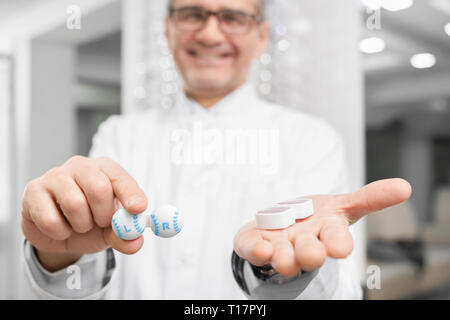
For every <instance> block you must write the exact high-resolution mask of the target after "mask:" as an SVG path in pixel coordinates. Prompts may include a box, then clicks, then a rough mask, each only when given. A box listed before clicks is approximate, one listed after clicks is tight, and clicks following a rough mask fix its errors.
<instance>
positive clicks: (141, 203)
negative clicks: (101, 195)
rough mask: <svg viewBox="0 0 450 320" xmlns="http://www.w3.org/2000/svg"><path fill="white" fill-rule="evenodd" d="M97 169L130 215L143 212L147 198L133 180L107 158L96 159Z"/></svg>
mask: <svg viewBox="0 0 450 320" xmlns="http://www.w3.org/2000/svg"><path fill="white" fill-rule="evenodd" d="M96 161H97V163H98V166H99V169H100V170H101V171H102V172H103V173H104V174H105V175H106V176H107V177H108V178H109V180H110V181H111V185H112V188H113V191H114V194H115V196H116V197H117V198H118V199H119V201H120V203H121V204H122V205H123V207H124V208H125V209H126V210H127V211H128V212H130V213H133V214H138V213H141V212H143V211H144V210H145V209H146V208H147V205H148V201H147V196H146V195H145V193H144V191H143V190H142V189H141V188H140V187H139V185H138V183H137V182H136V180H134V178H133V177H132V176H131V175H130V174H129V173H128V172H127V171H126V170H125V169H124V168H122V167H121V166H120V165H119V164H117V163H116V162H114V161H113V160H111V159H108V158H98V159H96Z"/></svg>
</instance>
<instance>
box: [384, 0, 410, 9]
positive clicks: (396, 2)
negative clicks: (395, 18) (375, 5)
mask: <svg viewBox="0 0 450 320" xmlns="http://www.w3.org/2000/svg"><path fill="white" fill-rule="evenodd" d="M413 4H414V0H384V1H383V4H382V6H383V8H384V9H386V10H389V11H400V10H405V9H408V8H409V7H411V6H412V5H413Z"/></svg>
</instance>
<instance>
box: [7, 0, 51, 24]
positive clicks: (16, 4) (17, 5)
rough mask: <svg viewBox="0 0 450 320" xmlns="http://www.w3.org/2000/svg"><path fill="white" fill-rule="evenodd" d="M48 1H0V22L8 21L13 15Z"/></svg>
mask: <svg viewBox="0 0 450 320" xmlns="http://www.w3.org/2000/svg"><path fill="white" fill-rule="evenodd" d="M48 1H49V0H0V21H2V22H4V21H6V20H8V19H9V18H10V17H11V16H13V15H14V14H17V13H20V12H21V11H22V10H26V9H29V8H30V7H33V6H37V5H41V4H42V3H44V2H48Z"/></svg>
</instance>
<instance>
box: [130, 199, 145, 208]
mask: <svg viewBox="0 0 450 320" xmlns="http://www.w3.org/2000/svg"><path fill="white" fill-rule="evenodd" d="M140 203H142V198H141V197H139V196H134V197H133V198H131V199H129V200H127V207H128V208H129V207H133V206H135V205H139V204H140Z"/></svg>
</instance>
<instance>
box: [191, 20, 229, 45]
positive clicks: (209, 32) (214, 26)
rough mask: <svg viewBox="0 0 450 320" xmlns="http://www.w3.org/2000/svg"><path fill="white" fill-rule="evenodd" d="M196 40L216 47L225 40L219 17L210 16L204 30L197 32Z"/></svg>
mask: <svg viewBox="0 0 450 320" xmlns="http://www.w3.org/2000/svg"><path fill="white" fill-rule="evenodd" d="M195 37H196V40H197V41H199V42H201V43H203V44H204V45H207V46H215V45H217V44H220V43H222V42H223V41H224V40H225V35H224V34H223V32H222V30H220V25H219V19H218V18H217V16H213V15H211V16H209V18H208V20H207V21H206V22H205V25H204V26H203V28H202V29H200V30H199V31H197V32H196V35H195Z"/></svg>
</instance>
